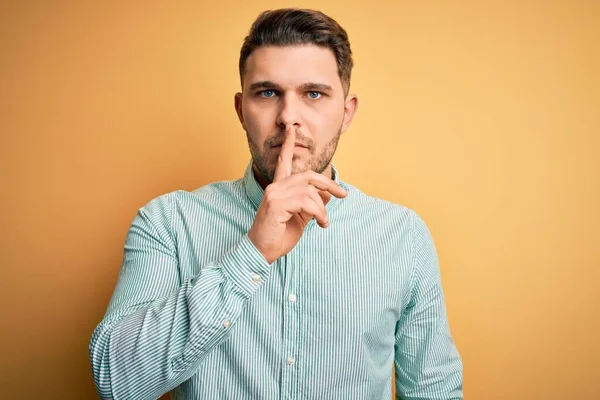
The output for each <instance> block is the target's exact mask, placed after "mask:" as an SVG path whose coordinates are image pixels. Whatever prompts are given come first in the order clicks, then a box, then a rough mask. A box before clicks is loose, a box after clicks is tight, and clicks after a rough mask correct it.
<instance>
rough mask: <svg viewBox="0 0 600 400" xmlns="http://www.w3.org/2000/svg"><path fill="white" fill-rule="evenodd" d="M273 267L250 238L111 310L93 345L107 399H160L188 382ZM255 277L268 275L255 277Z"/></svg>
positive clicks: (96, 372)
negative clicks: (151, 294)
mask: <svg viewBox="0 0 600 400" xmlns="http://www.w3.org/2000/svg"><path fill="white" fill-rule="evenodd" d="M267 268H268V265H267V264H266V261H265V260H264V258H263V257H262V256H261V255H260V254H259V253H258V251H257V250H256V249H254V248H253V247H252V245H251V243H250V242H249V240H248V238H247V236H245V237H244V238H243V239H242V241H240V243H239V244H238V245H237V246H236V247H235V248H234V249H232V251H230V252H229V253H227V254H226V255H225V256H224V257H223V258H222V259H221V260H220V261H219V262H218V263H216V264H215V265H208V266H205V267H203V268H202V271H201V273H200V274H199V275H198V276H197V277H194V278H191V279H187V280H185V281H184V282H183V283H182V285H181V286H180V287H179V288H178V289H177V290H176V291H174V292H173V293H171V294H170V295H168V296H166V297H163V298H160V299H157V300H154V301H152V302H151V303H148V304H135V305H130V306H128V307H127V308H126V309H123V308H121V309H118V310H114V311H113V312H112V313H109V314H108V315H107V316H106V318H105V319H104V321H102V323H101V324H100V325H99V326H98V327H97V328H96V331H95V332H94V335H93V337H92V341H91V344H90V356H91V359H92V366H93V373H94V379H95V381H96V386H97V389H98V392H99V393H100V395H101V397H102V398H104V399H132V398H135V399H152V398H158V397H160V396H161V395H162V394H164V393H166V392H168V391H170V390H172V389H173V388H175V387H176V386H178V385H179V384H180V383H182V382H183V381H185V380H187V379H188V378H189V377H190V376H192V375H193V374H194V372H195V370H196V369H197V366H198V365H199V364H200V363H201V361H202V360H203V359H204V357H205V356H206V355H207V354H208V353H209V352H210V351H211V350H212V349H213V348H214V347H215V346H217V345H218V344H219V343H221V342H222V341H223V340H225V339H226V338H227V336H228V334H229V332H230V330H231V328H232V327H233V326H234V325H235V321H236V320H237V319H238V318H239V316H240V314H241V313H242V311H243V308H244V305H245V304H246V301H247V300H248V299H249V298H250V297H251V296H252V294H253V293H254V292H255V291H256V290H257V289H258V287H259V286H260V282H261V281H263V280H264V277H266V275H267V273H268V270H267ZM254 275H262V276H263V279H262V280H261V281H259V282H254V281H253V280H252V276H254Z"/></svg>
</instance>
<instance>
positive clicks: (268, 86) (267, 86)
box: [250, 81, 333, 92]
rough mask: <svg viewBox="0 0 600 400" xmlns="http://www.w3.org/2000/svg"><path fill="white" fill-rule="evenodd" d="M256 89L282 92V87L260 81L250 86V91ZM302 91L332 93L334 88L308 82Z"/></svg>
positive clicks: (304, 84) (301, 87)
mask: <svg viewBox="0 0 600 400" xmlns="http://www.w3.org/2000/svg"><path fill="white" fill-rule="evenodd" d="M256 89H278V90H281V86H279V85H278V84H276V83H275V82H272V81H260V82H254V83H252V84H251V85H250V90H256ZM300 89H301V90H318V91H321V92H332V91H333V88H332V87H331V86H329V85H326V84H324V83H315V82H307V83H303V84H302V85H300Z"/></svg>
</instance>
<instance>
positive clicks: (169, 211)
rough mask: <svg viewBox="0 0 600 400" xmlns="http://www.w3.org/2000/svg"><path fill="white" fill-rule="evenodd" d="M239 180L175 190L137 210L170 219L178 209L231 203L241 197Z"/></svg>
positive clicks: (241, 190)
mask: <svg viewBox="0 0 600 400" xmlns="http://www.w3.org/2000/svg"><path fill="white" fill-rule="evenodd" d="M243 195H244V193H243V187H242V185H241V180H236V181H219V182H213V183H209V184H207V185H205V186H202V187H200V188H197V189H194V190H191V191H188V190H175V191H172V192H168V193H164V194H162V195H160V196H157V197H155V198H153V199H151V200H150V201H148V202H147V203H146V204H144V205H143V206H142V207H140V208H139V212H140V213H142V214H146V215H149V216H155V217H165V218H168V219H171V218H172V217H173V215H174V214H175V213H177V212H178V211H180V210H184V209H190V208H196V207H198V206H207V205H210V204H215V205H218V204H219V203H220V202H223V203H227V204H231V202H235V201H236V200H238V201H240V200H241V199H242V198H243Z"/></svg>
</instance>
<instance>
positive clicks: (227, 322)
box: [223, 319, 231, 328]
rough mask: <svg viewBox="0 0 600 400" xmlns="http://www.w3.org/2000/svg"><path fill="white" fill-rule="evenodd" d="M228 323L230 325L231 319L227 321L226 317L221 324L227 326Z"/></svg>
mask: <svg viewBox="0 0 600 400" xmlns="http://www.w3.org/2000/svg"><path fill="white" fill-rule="evenodd" d="M230 325H231V321H229V320H228V319H226V320H225V321H223V326H224V327H225V328H229V326H230Z"/></svg>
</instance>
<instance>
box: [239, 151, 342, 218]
mask: <svg viewBox="0 0 600 400" xmlns="http://www.w3.org/2000/svg"><path fill="white" fill-rule="evenodd" d="M331 171H332V175H333V180H334V181H335V182H336V183H337V184H338V185H341V182H340V180H339V176H338V171H337V168H336V167H335V165H333V164H331ZM243 184H244V189H245V191H246V195H247V196H248V198H249V199H250V201H251V202H252V205H253V206H254V209H255V210H257V209H258V206H259V205H260V202H261V201H262V198H263V195H264V194H265V191H264V190H263V188H262V187H261V186H260V184H259V183H258V181H257V180H256V178H255V177H254V171H253V170H252V160H250V162H249V163H248V166H247V167H246V172H245V173H244V179H243ZM338 201H339V199H338V198H336V197H335V196H331V200H329V202H328V203H327V204H326V205H325V209H326V210H327V211H330V210H331V209H332V208H333V206H334V205H335V204H336V203H337V202H338Z"/></svg>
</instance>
